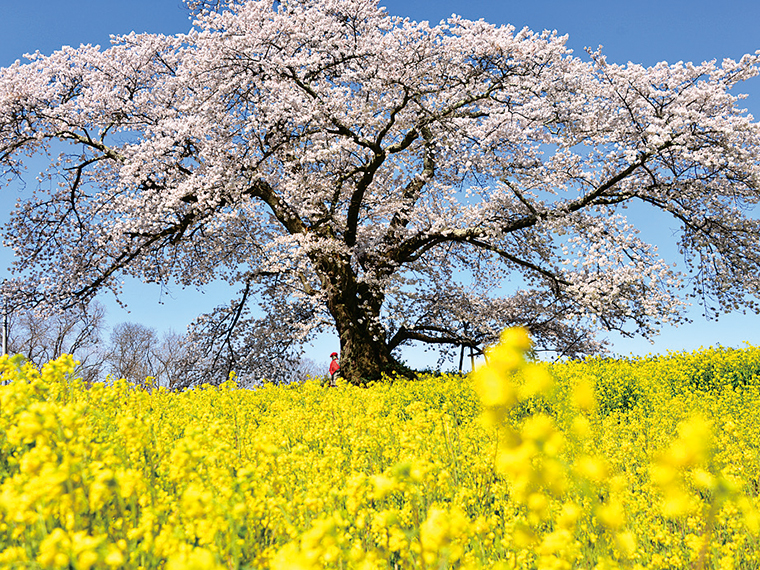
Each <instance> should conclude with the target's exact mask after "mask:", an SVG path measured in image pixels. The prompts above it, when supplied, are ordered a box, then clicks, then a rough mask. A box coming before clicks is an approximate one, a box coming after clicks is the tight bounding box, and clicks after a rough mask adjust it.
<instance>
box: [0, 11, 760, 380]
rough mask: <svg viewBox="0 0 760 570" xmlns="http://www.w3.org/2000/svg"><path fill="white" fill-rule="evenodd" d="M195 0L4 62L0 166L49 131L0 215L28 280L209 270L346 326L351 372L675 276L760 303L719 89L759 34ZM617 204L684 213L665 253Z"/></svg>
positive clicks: (749, 226)
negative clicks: (678, 258)
mask: <svg viewBox="0 0 760 570" xmlns="http://www.w3.org/2000/svg"><path fill="white" fill-rule="evenodd" d="M190 4H191V5H193V6H195V8H196V9H197V20H196V22H195V24H194V27H193V29H192V30H191V31H190V32H189V33H187V34H184V35H177V36H162V35H148V34H144V35H137V34H131V35H127V36H123V37H118V38H115V40H114V42H113V45H112V46H111V47H109V48H108V49H100V48H98V47H93V46H82V47H80V48H78V49H72V48H63V49H61V50H60V51H58V52H56V53H54V54H52V55H50V56H43V55H40V54H35V55H33V56H31V59H30V61H28V62H26V63H20V62H17V63H16V64H14V65H12V66H10V67H8V68H6V69H3V70H2V72H1V73H0V163H1V164H2V165H3V168H4V171H5V173H6V174H8V175H10V177H11V178H12V177H13V176H15V175H20V174H21V172H22V167H23V162H24V160H25V159H26V158H27V157H29V156H32V155H37V154H41V153H48V155H49V156H50V168H49V169H48V171H47V172H46V173H45V174H44V175H43V177H42V178H41V183H40V184H39V188H38V189H37V191H36V193H35V195H34V196H33V197H32V198H31V199H29V200H27V201H25V202H23V203H20V204H18V206H17V208H16V209H15V211H14V213H13V214H12V218H11V221H10V224H9V225H8V227H7V229H6V231H5V239H6V240H7V242H8V243H10V244H12V245H13V247H14V248H15V251H16V255H17V258H16V262H15V266H14V271H15V272H16V276H17V278H16V280H15V281H14V282H13V283H12V284H10V285H9V286H12V287H13V290H14V291H24V292H26V295H27V299H28V300H29V302H35V301H36V300H39V299H41V298H43V297H44V298H45V299H47V300H49V301H50V302H52V303H57V304H60V305H64V306H65V305H66V304H70V303H74V302H81V301H83V300H85V301H86V300H87V299H89V298H91V297H92V296H94V295H95V294H96V293H97V292H99V291H101V290H111V291H113V292H114V293H116V294H117V295H118V293H119V291H120V287H121V282H122V279H123V277H124V276H135V277H139V278H141V279H143V280H147V281H156V282H164V283H169V282H177V283H181V284H183V285H185V286H198V287H203V286H204V285H206V284H208V283H210V282H211V281H213V280H216V279H223V280H226V281H228V282H230V283H233V284H239V285H240V288H241V298H240V299H239V301H240V302H248V303H255V302H256V300H257V299H258V300H261V299H265V300H266V301H267V302H266V303H263V308H264V311H265V317H264V318H265V319H268V321H269V322H271V323H274V324H277V325H278V326H280V325H281V326H286V325H287V327H288V330H289V334H290V335H291V338H292V339H294V340H298V341H302V340H305V339H307V338H309V335H310V334H312V333H314V332H315V331H317V330H320V329H324V328H325V327H335V329H336V330H337V332H338V334H339V337H340V343H341V360H342V366H343V369H344V373H345V374H346V376H347V377H348V378H349V379H351V380H353V381H360V380H361V379H371V378H377V377H378V376H379V375H381V374H382V373H383V372H387V371H391V370H394V369H397V362H396V359H395V357H394V354H395V353H394V350H395V349H396V348H398V347H401V346H404V345H406V344H408V343H410V342H427V343H436V344H441V345H447V344H448V345H449V346H454V347H457V346H468V345H470V346H472V345H474V344H481V343H483V342H488V340H489V339H492V338H493V337H494V335H495V334H496V333H497V332H498V330H499V329H500V328H502V327H503V326H505V325H509V324H528V325H531V326H532V327H533V329H534V330H533V333H534V336H535V337H536V342H537V346H538V347H539V348H541V347H545V348H554V349H557V350H559V351H560V352H562V353H565V354H569V355H575V354H582V353H584V352H588V351H593V350H595V349H597V348H598V344H597V343H596V341H594V335H593V333H594V331H595V330H598V329H599V328H601V329H606V330H622V331H624V332H625V333H626V334H642V335H651V334H653V333H654V332H655V331H656V330H657V328H658V326H659V325H660V324H661V323H662V322H676V323H677V322H679V321H680V320H681V319H683V316H682V311H681V308H682V306H683V304H684V300H685V299H688V297H689V296H690V295H691V296H694V297H695V298H696V299H698V300H700V302H703V303H705V304H706V305H707V306H709V307H711V308H712V309H714V310H731V309H733V308H734V307H747V308H750V309H752V310H758V305H757V303H756V299H757V295H758V291H759V290H760V289H759V285H760V245H759V243H758V241H759V240H758V239H757V236H758V235H759V233H758V232H759V231H760V228H758V221H757V219H756V218H755V217H754V216H753V212H752V208H753V207H754V206H755V205H756V204H757V201H758V182H759V179H758V174H759V169H758V166H759V165H758V157H760V127H759V126H758V123H756V122H754V119H753V118H752V117H751V116H750V115H749V114H748V113H746V111H744V110H742V108H741V99H740V97H739V96H738V95H737V94H736V93H735V92H734V88H735V86H736V85H737V84H738V83H739V82H741V81H743V80H745V79H747V78H750V77H752V76H755V75H756V74H757V72H758V63H759V60H760V52H758V53H756V54H755V55H747V56H745V57H743V58H741V60H740V61H732V60H724V61H723V62H721V63H716V62H706V63H701V64H692V63H677V64H673V65H668V64H666V63H660V64H658V65H655V66H654V67H649V68H646V67H643V66H640V65H636V64H627V65H617V64H613V63H609V62H607V61H606V59H605V57H604V55H603V54H602V53H601V52H600V51H590V52H589V53H587V54H581V55H580V56H578V55H574V54H572V53H570V51H569V50H568V48H566V46H565V40H566V38H564V37H560V36H557V35H556V34H554V33H548V32H544V33H533V32H531V31H529V30H527V29H524V30H519V31H518V30H515V29H514V28H513V27H510V26H495V25H491V24H489V23H487V22H484V21H468V20H465V19H462V18H460V17H456V16H452V17H451V18H450V19H448V20H447V21H444V22H441V23H439V24H438V25H431V24H429V23H427V22H413V21H409V20H407V19H401V18H397V17H394V16H392V15H389V14H388V13H387V12H386V11H385V10H383V9H382V8H381V7H378V5H377V4H376V2H375V1H373V0H289V1H287V2H275V3H272V2H271V1H264V0H262V1H249V2H235V1H230V0H224V1H221V2H219V1H213V2H212V1H197V2H191V3H190ZM632 204H634V205H636V207H646V208H650V209H651V210H652V211H657V212H662V213H664V214H666V215H668V216H670V217H671V218H672V219H673V220H675V223H677V224H678V225H679V226H680V231H679V232H678V234H677V235H676V236H674V240H675V242H676V243H677V245H678V247H679V248H680V250H681V252H682V253H683V255H684V258H685V264H684V267H683V268H682V269H680V270H678V271H677V270H676V269H675V268H674V267H672V266H670V265H669V264H668V263H667V262H666V261H665V260H664V259H662V258H661V256H660V254H659V253H658V252H657V250H656V248H655V247H654V246H652V245H651V244H649V243H647V241H646V240H644V239H643V238H642V237H641V235H640V234H639V233H638V232H637V229H636V227H634V225H633V223H632V221H631V220H629V219H627V218H626V216H625V214H626V207H627V206H629V205H632ZM231 307H233V308H232V309H230V310H231V311H232V312H233V313H234V312H235V311H238V310H239V311H241V314H242V312H244V309H243V308H241V307H239V306H238V304H237V302H233V305H231ZM229 322H230V323H233V322H237V321H235V320H234V319H233V320H230V321H229ZM234 332H235V329H234V327H233V328H232V329H229V330H225V331H224V332H223V334H228V333H234Z"/></svg>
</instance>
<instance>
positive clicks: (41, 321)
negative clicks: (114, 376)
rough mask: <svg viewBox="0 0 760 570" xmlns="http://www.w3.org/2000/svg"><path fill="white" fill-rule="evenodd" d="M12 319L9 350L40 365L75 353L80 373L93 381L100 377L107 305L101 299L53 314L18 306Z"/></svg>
mask: <svg viewBox="0 0 760 570" xmlns="http://www.w3.org/2000/svg"><path fill="white" fill-rule="evenodd" d="M9 321H10V326H9V335H8V352H9V353H11V354H23V355H24V356H25V357H26V358H27V360H29V361H30V362H32V363H33V364H34V365H35V366H38V367H41V366H42V365H43V364H45V363H46V362H48V361H49V360H53V359H55V358H58V357H59V356H61V355H62V354H72V355H74V358H75V359H76V360H78V361H79V362H80V364H79V366H78V368H77V374H79V375H81V376H82V378H84V379H85V380H86V381H89V382H91V381H94V380H95V379H96V378H97V377H98V376H99V374H100V369H101V364H102V363H101V360H100V355H99V353H98V344H99V343H100V340H101V334H102V332H103V327H104V321H105V308H104V307H103V305H101V304H100V303H98V302H97V301H93V302H91V303H90V304H89V305H87V306H77V307H74V308H72V309H68V310H66V311H64V312H62V313H53V314H44V313H38V312H36V311H35V310H33V309H17V310H14V311H12V312H11V313H10V316H9Z"/></svg>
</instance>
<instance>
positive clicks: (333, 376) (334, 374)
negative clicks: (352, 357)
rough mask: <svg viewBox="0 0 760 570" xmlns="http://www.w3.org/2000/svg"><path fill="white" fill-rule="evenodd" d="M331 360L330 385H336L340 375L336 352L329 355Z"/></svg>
mask: <svg viewBox="0 0 760 570" xmlns="http://www.w3.org/2000/svg"><path fill="white" fill-rule="evenodd" d="M330 358H332V362H330V387H331V388H332V387H333V386H336V385H337V384H336V381H337V380H338V376H340V362H338V353H337V352H333V353H332V354H331V355H330Z"/></svg>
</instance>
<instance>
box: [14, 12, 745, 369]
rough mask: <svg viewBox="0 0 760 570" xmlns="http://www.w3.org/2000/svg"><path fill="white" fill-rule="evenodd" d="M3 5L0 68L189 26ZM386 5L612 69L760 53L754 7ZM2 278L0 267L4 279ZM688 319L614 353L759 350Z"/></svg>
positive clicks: (158, 16)
mask: <svg viewBox="0 0 760 570" xmlns="http://www.w3.org/2000/svg"><path fill="white" fill-rule="evenodd" d="M381 3H382V2H381ZM0 5H1V6H0V7H2V17H0V67H2V66H6V65H8V64H10V63H12V62H13V61H15V60H16V59H18V58H20V57H21V56H22V55H23V54H24V53H29V52H34V51H37V50H39V51H40V52H42V53H44V54H47V53H50V52H52V51H54V50H55V49H57V48H59V47H61V46H62V45H72V46H78V45H79V44H82V43H85V44H87V43H91V44H100V45H101V46H107V45H108V43H109V35H110V34H120V33H128V32H131V31H135V32H155V33H165V34H172V33H178V32H184V31H187V30H188V29H189V27H190V21H189V19H188V14H187V12H186V11H185V10H184V8H183V6H182V3H181V0H126V1H125V0H67V1H65V2H63V1H61V0H26V1H19V0H0ZM384 5H385V6H386V7H387V8H388V10H389V12H390V13H392V14H398V15H403V16H408V17H410V18H411V19H415V20H429V21H431V22H437V21H439V20H441V19H443V18H446V17H448V16H450V15H451V14H452V13H457V14H460V15H462V16H464V17H467V18H471V19H479V18H483V19H485V20H487V21H489V22H492V23H497V24H502V23H509V24H512V25H514V26H515V27H517V28H522V27H524V26H527V27H529V28H531V29H533V30H536V31H540V30H544V29H549V30H557V31H558V32H559V33H560V34H563V35H564V34H568V35H569V39H568V45H569V46H570V47H571V48H572V49H573V50H574V51H575V52H576V53H577V54H581V53H582V52H583V49H584V48H586V47H591V48H596V47H597V46H599V45H602V46H603V51H604V53H605V54H606V55H607V57H608V60H609V61H612V62H617V63H626V62H628V61H632V62H636V63H642V64H645V65H652V64H654V63H656V62H659V61H668V62H671V63H672V62H676V61H679V60H682V61H696V62H701V61H704V60H711V59H717V60H719V61H720V60H721V59H723V58H725V57H730V58H734V59H736V58H739V57H741V55H743V54H744V53H748V52H754V51H755V50H758V49H760V2H758V1H757V0H735V1H732V0H725V1H722V2H721V1H703V0H688V1H687V0H659V1H653V0H645V1H641V0H639V1H637V2H619V1H614V0H613V1H611V0H521V1H509V0H414V1H410V0H405V1H401V0H387V1H386V2H384ZM742 91H744V92H747V93H749V94H750V99H749V100H748V101H747V102H746V106H747V107H748V108H749V110H750V111H751V112H753V114H754V115H755V117H760V78H755V79H753V80H752V81H750V82H748V83H747V84H745V85H744V86H743V87H742ZM32 175H33V174H32ZM14 200H15V195H14V192H13V188H4V189H1V190H0V221H2V220H4V219H6V218H7V211H8V209H9V208H10V205H11V204H12V203H13V201H14ZM647 229H648V230H651V231H653V232H654V234H653V235H657V236H660V237H663V236H664V237H666V236H667V235H668V230H669V228H666V227H659V226H658V227H654V224H653V225H652V227H650V228H645V230H647ZM664 237H663V243H662V244H661V245H663V246H664V245H665V240H664ZM9 261H10V255H9V254H8V252H7V251H1V250H0V267H2V268H5V267H6V266H7V265H8V263H9ZM6 273H7V272H6V271H5V269H0V278H1V277H3V276H4V275H5V274H6ZM214 293H215V292H213V291H211V292H209V293H207V294H202V293H197V292H193V291H181V290H179V289H173V290H172V291H169V292H167V291H161V290H159V289H158V288H157V287H154V286H146V285H140V284H136V285H134V286H131V287H130V290H129V292H128V295H127V296H126V298H125V300H126V301H127V303H128V305H129V307H130V310H131V312H130V313H126V312H125V311H123V310H122V309H119V308H118V307H117V306H115V305H114V304H112V303H110V302H108V303H107V307H108V310H109V321H110V322H111V324H116V323H118V322H122V321H126V320H130V321H135V322H142V323H143V324H146V325H148V326H151V327H154V328H156V329H157V330H159V331H162V330H168V329H173V330H175V331H182V330H184V328H185V326H186V325H187V324H188V323H189V322H190V321H191V320H192V318H193V317H194V316H196V315H197V314H198V313H199V312H203V311H205V310H209V309H211V308H212V307H213V306H214V305H216V304H219V303H223V302H225V301H226V300H227V298H225V297H224V296H223V297H217V296H216V295H215V294H214ZM104 301H107V299H104ZM161 302H163V303H162V304H161ZM691 316H692V318H693V319H694V323H693V324H691V325H684V326H681V327H679V328H678V329H672V328H666V329H664V330H663V332H662V334H661V335H660V336H659V337H657V338H655V339H654V341H655V342H654V344H649V342H647V341H645V340H642V339H633V340H630V339H622V338H620V337H617V336H611V337H610V338H611V340H612V341H613V350H614V352H615V353H618V354H623V355H627V354H646V353H649V352H660V353H664V352H666V351H668V350H693V349H696V348H699V347H700V346H709V345H715V344H718V343H720V344H722V345H724V346H741V344H742V342H743V341H748V342H750V343H751V344H755V345H760V326H758V325H759V324H760V317H757V316H755V315H741V314H737V315H729V316H726V317H722V318H721V319H719V320H718V321H707V320H705V319H704V318H703V317H702V316H701V311H700V310H699V307H694V310H693V311H692V314H691ZM334 344H336V341H335V340H334V339H333V338H331V337H326V338H324V339H321V340H320V341H319V342H317V343H316V345H315V348H314V350H313V352H312V354H309V356H311V357H312V358H313V359H314V360H316V361H317V362H322V361H323V360H324V361H325V362H327V360H328V358H327V357H324V358H323V355H322V353H323V352H324V353H325V354H329V352H330V351H331V350H332V349H333V348H336V347H334V346H333V345H334ZM405 357H406V359H407V360H408V361H409V362H410V363H412V364H414V363H416V362H423V361H424V362H427V361H429V360H430V358H429V357H427V359H426V358H425V357H422V356H419V355H417V354H416V353H407V354H405Z"/></svg>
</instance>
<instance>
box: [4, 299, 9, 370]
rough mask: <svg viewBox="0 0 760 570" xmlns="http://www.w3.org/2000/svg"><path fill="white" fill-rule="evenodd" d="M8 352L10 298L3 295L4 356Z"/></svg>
mask: <svg viewBox="0 0 760 570" xmlns="http://www.w3.org/2000/svg"><path fill="white" fill-rule="evenodd" d="M6 354H8V300H7V299H6V298H5V297H3V356H5V355H6Z"/></svg>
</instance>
